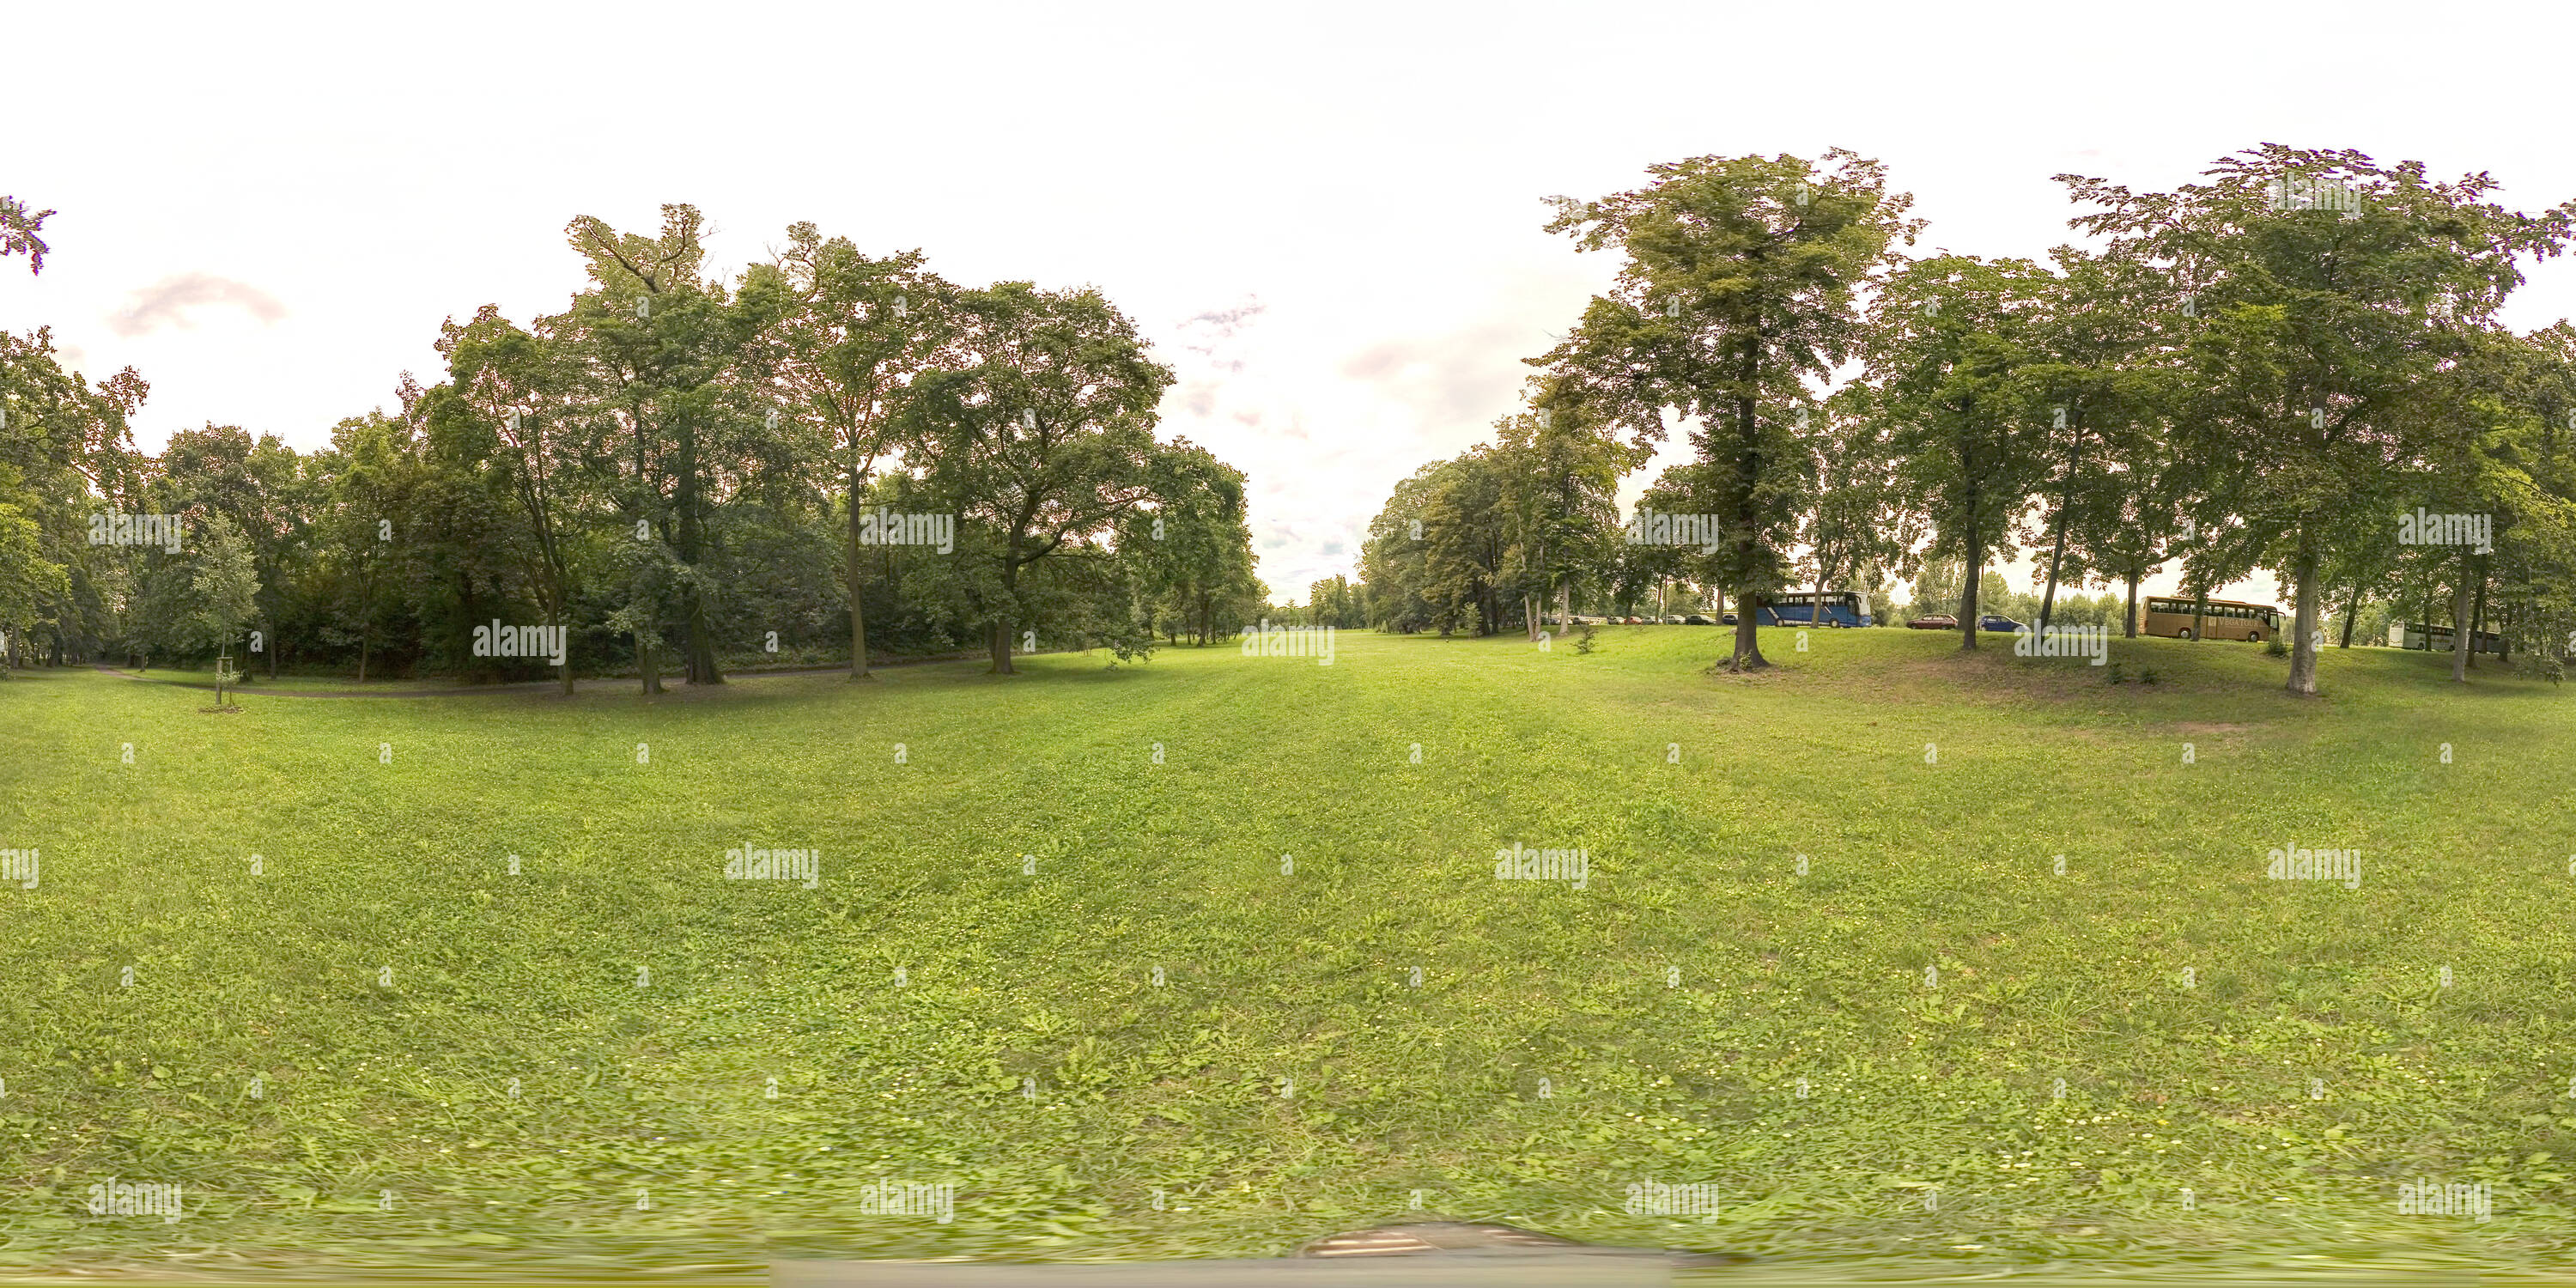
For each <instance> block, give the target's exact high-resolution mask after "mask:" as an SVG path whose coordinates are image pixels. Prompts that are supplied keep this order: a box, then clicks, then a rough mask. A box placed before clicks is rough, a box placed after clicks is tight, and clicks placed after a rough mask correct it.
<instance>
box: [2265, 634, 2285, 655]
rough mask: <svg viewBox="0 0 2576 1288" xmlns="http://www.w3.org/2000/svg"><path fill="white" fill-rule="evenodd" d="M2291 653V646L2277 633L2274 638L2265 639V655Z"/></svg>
mask: <svg viewBox="0 0 2576 1288" xmlns="http://www.w3.org/2000/svg"><path fill="white" fill-rule="evenodd" d="M2289 655H2290V646H2289V645H2287V644H2284V643H2282V642H2281V637H2280V636H2278V635H2275V636H2273V637H2272V638H2270V639H2268V640H2265V641H2263V656H2265V657H2288V656H2289Z"/></svg>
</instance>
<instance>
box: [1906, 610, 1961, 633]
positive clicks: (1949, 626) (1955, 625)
mask: <svg viewBox="0 0 2576 1288" xmlns="http://www.w3.org/2000/svg"><path fill="white" fill-rule="evenodd" d="M1906 625H1907V626H1909V627H1911V628H1913V629H1915V630H1918V631H1955V630H1957V629H1959V619H1958V618H1956V617H1952V616H1951V615H1949V614H1948V613H1928V614H1925V615H1924V616H1921V617H1917V618H1915V619H1913V620H1912V621H1909V622H1907V623H1906Z"/></svg>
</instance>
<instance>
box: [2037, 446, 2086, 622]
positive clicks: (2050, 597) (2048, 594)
mask: <svg viewBox="0 0 2576 1288" xmlns="http://www.w3.org/2000/svg"><path fill="white" fill-rule="evenodd" d="M2083 461H2084V426H2083V412H2082V411H2081V409H2080V408H2079V410H2078V411H2077V412H2076V426H2075V442H2074V444H2073V445H2071V446H2070V447H2068V448H2067V450H2066V486H2065V487H2064V488H2062V489H2060V490H2059V491H2058V494H2057V519H2056V522H2054V523H2052V524H2050V525H2049V526H2051V527H2053V528H2055V529H2056V530H2057V536H2056V540H2055V543H2054V548H2052V549H2051V550H2050V551H2049V553H2048V589H2047V590H2046V591H2045V592H2043V593H2042V594H2041V595H2040V597H2039V628H2040V629H2041V630H2047V629H2048V618H2049V615H2050V613H2051V612H2052V611H2053V610H2054V609H2055V608H2056V607H2057V570H2058V566H2059V565H2060V564H2062V563H2064V562H2065V560H2066V505H2067V501H2068V500H2069V498H2070V497H2071V496H2072V495H2073V493H2074V491H2075V471H2076V470H2077V469H2078V468H2080V467H2081V466H2082V464H2083Z"/></svg>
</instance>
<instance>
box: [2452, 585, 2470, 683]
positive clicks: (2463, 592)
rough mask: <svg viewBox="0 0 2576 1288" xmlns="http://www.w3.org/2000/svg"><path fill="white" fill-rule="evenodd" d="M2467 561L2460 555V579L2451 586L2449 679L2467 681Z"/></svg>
mask: <svg viewBox="0 0 2576 1288" xmlns="http://www.w3.org/2000/svg"><path fill="white" fill-rule="evenodd" d="M2468 562H2469V559H2468V556H2467V555H2462V556H2460V563H2461V565H2462V566H2461V568H2460V579H2459V581H2457V582H2455V583H2453V584H2452V586H2451V679H2452V680H2453V681H2455V682H2457V683H2460V684H2466V683H2468V681H2469V570H2468V567H2467V564H2468Z"/></svg>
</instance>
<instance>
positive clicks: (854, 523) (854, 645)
mask: <svg viewBox="0 0 2576 1288" xmlns="http://www.w3.org/2000/svg"><path fill="white" fill-rule="evenodd" d="M865 486H866V477H865V475H864V473H863V472H862V471H859V470H855V469H854V470H852V471H850V678H851V679H853V680H864V679H867V678H869V677H868V621H867V613H866V609H864V608H863V607H862V606H861V605H860V603H859V580H860V578H859V506H860V504H861V500H862V497H861V495H860V492H861V489H862V488H864V487H865Z"/></svg>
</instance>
